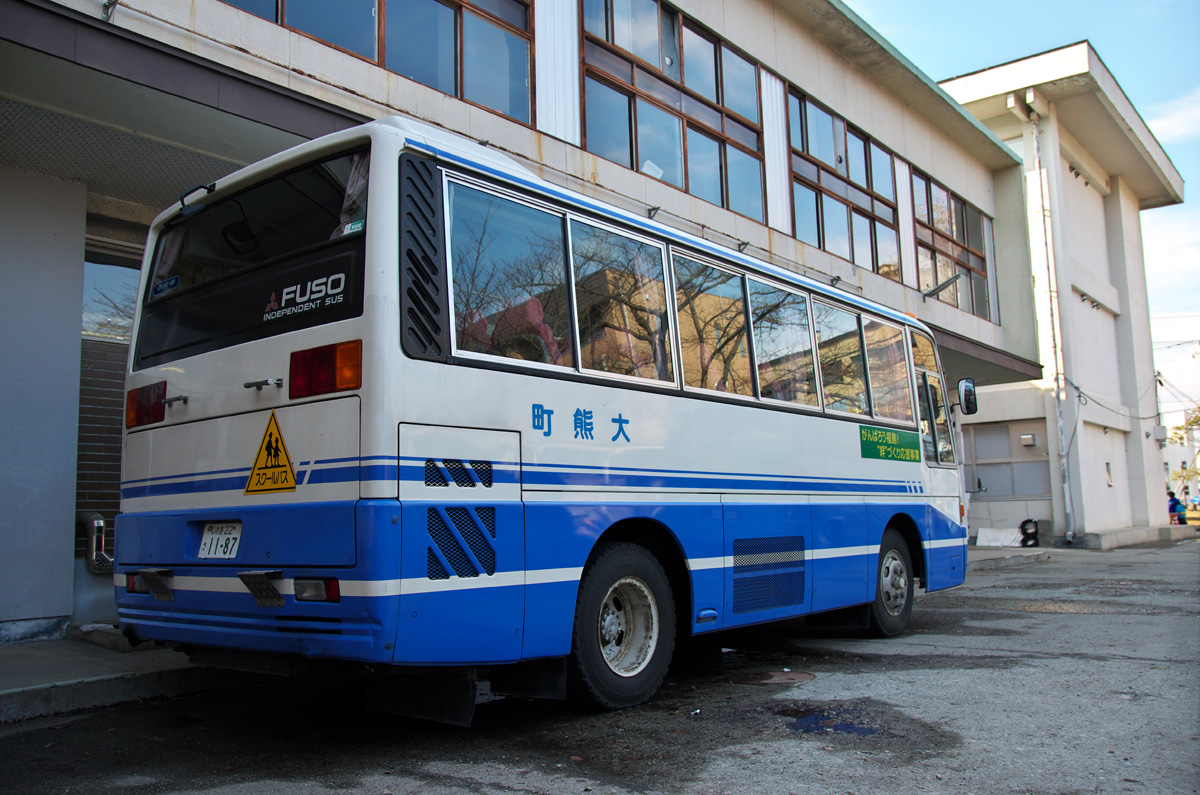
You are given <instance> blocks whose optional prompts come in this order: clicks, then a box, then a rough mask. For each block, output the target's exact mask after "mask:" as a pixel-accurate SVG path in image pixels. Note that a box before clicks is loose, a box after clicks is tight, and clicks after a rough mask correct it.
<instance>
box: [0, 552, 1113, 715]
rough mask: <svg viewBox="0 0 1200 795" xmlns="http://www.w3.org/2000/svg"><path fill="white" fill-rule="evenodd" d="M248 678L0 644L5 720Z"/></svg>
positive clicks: (80, 651) (80, 642)
mask: <svg viewBox="0 0 1200 795" xmlns="http://www.w3.org/2000/svg"><path fill="white" fill-rule="evenodd" d="M1091 548H1093V549H1103V547H1101V546H1095V547H1091ZM1054 552H1055V550H1054V548H1051V547H1031V548H1019V547H976V546H972V547H970V549H969V552H968V555H967V557H968V563H967V572H968V574H969V573H971V572H977V571H987V570H991V569H999V568H1009V567H1013V566H1022V565H1029V564H1033V563H1037V562H1040V561H1044V560H1047V559H1049V557H1050V556H1051V555H1053V554H1054ZM245 680H246V676H243V675H239V674H235V673H232V672H228V671H221V670H215V669H211V668H206V667H204V666H198V665H193V664H192V663H191V662H189V661H188V659H187V657H186V656H185V655H184V654H183V653H182V652H178V651H175V650H173V649H171V648H168V647H165V646H159V645H156V644H143V645H142V646H140V647H138V648H132V647H131V646H130V645H129V643H128V642H127V641H126V640H125V638H124V637H123V636H122V635H121V634H120V633H119V632H118V631H117V630H116V628H115V627H112V626H107V625H85V626H82V627H79V626H71V627H70V628H69V630H68V637H67V638H66V639H63V640H49V641H40V642H33V643H18V644H11V645H7V646H0V723H10V722H13V721H20V720H28V719H30V718H38V717H44V716H47V715H54V714H59V713H65V712H74V711H77V710H82V709H88V708H92V707H100V706H108V705H112V704H118V703H122V702H127V701H136V700H138V699H145V698H156V697H162V696H174V695H181V694H183V693H188V692H194V691H197V690H205V689H211V688H217V687H223V686H228V685H231V684H239V683H241V682H243V681H245Z"/></svg>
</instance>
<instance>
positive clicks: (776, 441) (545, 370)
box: [114, 118, 974, 722]
mask: <svg viewBox="0 0 1200 795" xmlns="http://www.w3.org/2000/svg"><path fill="white" fill-rule="evenodd" d="M133 335H134V342H133V345H132V347H131V354H130V363H129V372H128V395H127V404H126V432H125V455H124V464H123V472H122V486H121V497H122V512H121V514H120V515H119V516H118V518H117V523H116V555H115V557H116V564H115V567H114V571H115V583H114V584H115V590H116V598H117V603H118V610H119V615H120V621H121V624H122V627H123V629H124V631H125V632H126V633H128V634H129V635H130V636H132V637H134V638H137V639H151V640H158V641H166V642H172V643H177V644H181V645H182V646H184V647H186V648H187V649H188V650H189V651H190V652H191V653H192V654H193V655H194V657H195V658H196V659H198V660H201V661H207V662H214V663H218V664H229V665H238V666H246V665H251V667H253V665H252V663H251V661H258V662H257V663H254V664H258V665H261V666H262V667H271V664H272V663H279V667H280V668H281V669H282V668H287V667H288V666H287V664H286V663H287V662H288V661H301V660H308V661H319V660H326V661H331V662H332V661H349V662H351V663H353V664H354V666H355V667H356V669H357V670H372V671H375V672H379V673H381V674H383V675H382V676H381V677H380V678H381V680H382V681H384V682H393V681H398V680H399V679H402V677H401V678H397V677H394V676H387V675H386V674H389V673H391V672H394V671H397V670H407V671H411V672H413V674H414V675H416V674H418V673H419V674H420V675H423V676H433V677H435V678H434V679H425V680H420V677H419V676H418V680H420V681H423V682H430V681H436V682H439V683H442V684H441V685H439V687H441V686H444V690H438V689H437V688H436V687H430V686H426V685H422V686H421V687H417V688H408V689H407V690H405V689H404V688H400V689H399V690H396V689H393V690H391V691H389V692H393V693H395V694H398V695H396V697H395V699H394V700H395V701H397V702H398V703H396V704H393V705H392V706H393V708H394V709H396V710H397V711H401V712H403V711H407V712H409V713H416V714H431V713H436V714H435V716H438V717H442V718H444V719H450V720H457V721H459V722H465V721H466V720H469V717H470V707H469V706H468V705H467V702H470V704H473V703H474V692H475V691H474V687H475V675H476V672H485V673H486V675H487V676H488V677H489V678H490V679H491V681H492V683H493V687H494V688H495V689H498V690H506V691H507V692H525V693H536V694H541V695H557V696H562V695H568V694H570V695H577V696H579V697H581V698H583V699H586V700H591V701H593V702H595V703H597V704H599V705H600V706H602V707H605V708H621V707H627V706H631V705H634V704H638V703H641V702H643V701H645V700H647V699H649V698H650V697H651V696H652V695H653V694H654V692H655V691H656V689H657V688H658V687H659V685H660V684H661V682H662V679H663V676H664V674H665V672H666V669H667V666H668V664H669V662H670V660H671V656H672V651H673V648H674V646H675V643H676V641H677V639H686V638H689V637H692V636H698V635H701V634H704V633H711V632H716V631H718V630H723V629H728V628H732V627H741V626H746V625H750V624H757V623H762V622H769V621H775V620H780V619H790V618H795V617H798V616H806V615H810V614H815V613H822V612H828V611H834V610H839V609H844V608H857V609H858V610H859V611H861V613H862V615H864V616H865V617H866V618H867V619H868V621H869V625H870V627H871V628H872V629H873V630H874V631H875V632H876V633H877V634H879V635H884V636H886V635H894V634H897V633H899V632H902V631H903V630H904V628H905V626H906V625H907V623H908V621H909V615H910V612H911V610H912V605H913V599H914V583H916V582H919V583H920V584H922V585H923V586H924V588H926V589H928V590H936V589H941V588H948V587H951V586H954V585H958V584H960V583H961V582H962V581H963V572H964V569H965V564H966V551H967V529H966V526H965V520H964V518H963V516H964V511H963V495H962V492H961V483H960V477H959V472H958V469H957V465H956V449H955V448H956V442H955V433H956V431H955V427H954V425H953V421H952V416H951V410H950V406H949V403H948V400H947V394H946V384H945V379H944V378H943V376H942V375H941V371H940V370H939V366H938V361H937V352H936V348H935V346H934V343H933V339H932V336H931V334H930V332H929V330H928V329H927V328H925V327H924V326H922V324H920V323H919V322H917V321H916V320H914V319H913V318H911V317H909V316H906V315H904V314H902V313H900V312H896V311H894V310H891V309H889V308H887V307H884V306H880V305H877V304H874V303H871V302H869V301H866V300H863V299H861V298H859V297H856V296H853V295H850V294H848V293H845V292H842V291H838V290H834V289H831V288H829V287H828V286H827V285H824V284H821V283H818V282H815V281H812V280H809V279H805V278H802V277H800V276H798V275H797V274H795V273H792V272H790V271H787V270H784V269H782V268H779V267H774V266H771V265H769V264H766V263H764V262H761V261H758V260H755V259H753V258H750V257H748V256H743V255H742V254H740V253H738V252H737V251H733V250H730V249H727V248H724V247H722V246H719V245H716V244H714V243H712V242H710V241H707V240H704V239H701V238H699V237H695V236H691V235H688V234H685V233H682V232H680V231H679V230H676V229H673V228H670V227H668V226H666V225H663V224H660V223H656V222H655V221H653V220H651V219H649V218H647V217H644V216H639V215H637V214H634V213H629V212H625V211H622V210H618V209H615V208H613V207H610V206H607V205H605V204H602V203H601V202H598V201H596V200H594V199H591V198H588V197H585V196H583V195H580V194H577V193H574V192H571V191H569V190H565V189H563V188H561V187H557V186H554V185H551V184H549V183H547V182H545V181H543V180H541V179H539V178H537V177H536V176H534V175H533V174H531V173H530V172H528V171H527V170H526V169H524V168H522V167H520V166H519V165H517V164H516V163H514V162H512V161H511V160H509V159H508V158H506V157H504V156H502V155H500V154H498V153H496V152H495V151H493V150H490V149H488V148H486V147H485V146H481V145H478V144H475V143H473V142H469V141H465V140H463V139H461V138H459V137H457V136H454V135H452V134H449V133H446V132H443V131H439V130H435V129H434V128H431V127H427V126H424V125H419V124H416V123H413V122H410V121H406V120H401V119H398V118H388V119H383V120H380V121H376V122H373V123H370V124H366V125H363V126H361V127H358V128H355V129H352V130H347V131H343V132H340V133H337V134H334V135H330V136H327V137H324V138H321V139H318V140H315V141H311V142H309V143H305V144H303V145H301V146H298V147H296V148H294V149H291V150H289V151H287V152H284V153H282V154H279V155H276V156H274V157H271V158H268V159H267V160H264V161H262V162H261V163H257V164H255V165H253V166H250V167H247V168H245V169H242V170H240V171H238V172H236V173H234V174H232V175H230V176H228V177H226V178H224V179H221V180H219V181H218V182H217V183H215V184H213V185H208V186H203V188H202V189H195V190H193V191H192V192H190V193H189V194H185V195H184V196H183V197H182V198H181V200H180V204H179V205H178V206H176V207H174V208H173V209H171V210H168V211H166V212H164V213H163V214H162V215H160V216H159V217H158V218H157V219H156V220H155V222H154V224H153V226H152V228H151V232H150V237H149V241H148V245H147V254H146V259H145V263H144V267H143V270H142V279H141V285H140V299H139V307H138V311H137V317H136V321H135V326H134V332H133ZM958 393H959V394H958V403H959V404H960V406H961V407H962V410H964V411H971V410H973V406H974V391H973V385H972V384H970V383H969V382H963V383H961V384H960V385H959V390H958ZM439 673H440V674H443V675H442V676H440V677H437V675H438V674H439ZM405 681H408V680H405ZM497 683H499V684H497ZM459 685H462V686H461V687H459ZM451 690H454V691H455V692H454V693H451V692H450V691H451ZM455 699H457V701H455ZM422 701H424V702H425V703H424V705H423V706H422V705H421V703H419V702H422ZM410 702H411V703H410ZM451 702H454V703H457V704H459V705H460V707H461V708H460V709H457V711H455V709H452V708H448V707H445V704H448V703H451ZM439 703H440V704H442V706H438V704H439ZM431 704H433V706H431ZM450 713H453V714H450Z"/></svg>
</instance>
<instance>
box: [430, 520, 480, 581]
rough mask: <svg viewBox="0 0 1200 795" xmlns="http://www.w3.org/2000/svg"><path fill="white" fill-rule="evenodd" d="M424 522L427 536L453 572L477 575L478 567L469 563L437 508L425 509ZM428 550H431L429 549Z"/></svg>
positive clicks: (459, 574)
mask: <svg viewBox="0 0 1200 795" xmlns="http://www.w3.org/2000/svg"><path fill="white" fill-rule="evenodd" d="M425 516H426V524H427V527H428V530H429V537H430V538H432V539H433V543H434V544H436V545H437V548H438V551H440V552H441V553H442V557H443V558H445V559H446V562H447V563H449V564H450V568H452V569H454V574H455V575H456V576H458V577H478V576H479V569H477V568H475V564H473V563H471V558H470V557H469V556H468V555H467V552H466V550H464V549H463V548H462V545H461V544H460V543H458V539H457V538H455V537H454V533H452V532H451V531H450V527H449V526H448V525H447V524H446V520H445V519H443V518H442V515H441V514H440V513H438V510H437V508H430V509H428V511H426V514H425ZM429 551H430V552H432V551H433V550H432V549H430V550H429Z"/></svg>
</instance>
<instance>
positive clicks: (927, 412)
mask: <svg viewBox="0 0 1200 795" xmlns="http://www.w3.org/2000/svg"><path fill="white" fill-rule="evenodd" d="M914 336H915V335H914ZM917 407H918V408H919V409H920V411H921V446H922V448H923V449H924V451H925V460H926V461H927V462H929V463H933V462H937V463H941V464H953V463H954V444H953V442H951V440H950V421H949V418H948V417H947V414H946V395H945V393H944V392H942V382H941V379H939V378H938V377H937V376H936V375H934V374H933V373H928V372H922V371H920V370H918V371H917Z"/></svg>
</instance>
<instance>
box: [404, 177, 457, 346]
mask: <svg viewBox="0 0 1200 795" xmlns="http://www.w3.org/2000/svg"><path fill="white" fill-rule="evenodd" d="M400 194H401V196H400V249H401V250H400V264H401V272H400V317H401V321H400V322H401V336H400V344H401V347H403V348H404V352H405V353H406V354H408V355H409V356H411V357H412V358H414V359H425V360H428V361H435V362H444V361H446V358H447V356H448V355H449V349H450V325H449V323H448V318H449V316H450V306H449V299H448V294H449V290H448V286H447V284H446V248H445V238H446V236H445V233H444V229H443V225H444V219H443V217H442V207H443V204H442V175H441V172H440V171H439V170H438V168H437V166H436V164H435V163H434V161H433V160H432V159H431V158H428V157H422V156H419V155H413V154H405V155H403V156H401V158H400Z"/></svg>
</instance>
